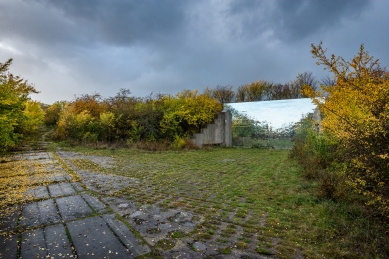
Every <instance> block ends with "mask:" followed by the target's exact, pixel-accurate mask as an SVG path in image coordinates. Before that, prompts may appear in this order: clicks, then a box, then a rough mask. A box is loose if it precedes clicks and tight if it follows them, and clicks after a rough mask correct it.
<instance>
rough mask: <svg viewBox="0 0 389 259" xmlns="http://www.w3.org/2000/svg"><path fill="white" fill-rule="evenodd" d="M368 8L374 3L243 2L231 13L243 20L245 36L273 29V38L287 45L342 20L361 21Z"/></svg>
mask: <svg viewBox="0 0 389 259" xmlns="http://www.w3.org/2000/svg"><path fill="white" fill-rule="evenodd" d="M369 6H371V0H342V1H329V0H325V1H323V0H292V1H291V0H277V1H274V2H270V4H269V2H267V4H266V5H265V4H264V2H262V1H250V0H241V1H233V2H232V3H231V5H230V9H229V14H231V15H235V16H241V17H242V20H243V22H242V23H243V28H244V30H243V31H244V33H243V34H244V35H246V36H247V35H254V37H255V35H258V34H260V33H261V32H263V31H264V30H269V29H271V30H272V31H273V32H274V37H276V38H277V39H280V40H283V41H285V42H288V41H297V40H301V39H304V38H306V37H308V36H309V35H312V34H314V33H316V32H318V31H320V30H322V29H329V30H331V29H334V26H341V24H340V22H341V21H342V20H344V19H346V20H347V19H356V18H358V17H359V16H360V15H361V13H363V12H364V11H366V10H367V9H368V7H369ZM264 9H266V11H265V12H264ZM256 14H258V15H256ZM259 14H260V15H259ZM245 17H247V18H245ZM253 32H256V34H253Z"/></svg>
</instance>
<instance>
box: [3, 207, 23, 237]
mask: <svg viewBox="0 0 389 259" xmlns="http://www.w3.org/2000/svg"><path fill="white" fill-rule="evenodd" d="M20 210H21V206H19V205H17V206H15V207H14V208H13V212H12V213H10V214H9V215H7V216H6V217H3V218H0V234H1V233H2V232H10V231H15V230H16V226H17V224H18V218H19V214H20Z"/></svg>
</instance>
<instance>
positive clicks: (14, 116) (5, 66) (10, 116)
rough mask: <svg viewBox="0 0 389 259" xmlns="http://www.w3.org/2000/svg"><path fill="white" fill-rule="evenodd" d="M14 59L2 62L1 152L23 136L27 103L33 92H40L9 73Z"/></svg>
mask: <svg viewBox="0 0 389 259" xmlns="http://www.w3.org/2000/svg"><path fill="white" fill-rule="evenodd" d="M11 64H12V59H9V60H8V61H7V62H5V63H0V153H4V152H5V151H6V150H7V148H8V147H13V146H15V144H16V143H18V142H19V141H20V140H21V138H22V136H23V131H22V123H23V121H25V120H27V119H28V118H27V117H26V115H25V108H26V103H27V101H28V100H29V95H30V94H31V93H38V92H37V91H36V90H35V88H34V87H33V86H32V85H31V84H29V83H28V82H27V81H26V80H24V79H22V78H20V77H19V76H14V75H13V74H11V73H9V72H8V70H9V67H10V65H11Z"/></svg>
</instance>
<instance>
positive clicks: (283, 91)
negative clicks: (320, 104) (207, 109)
mask: <svg viewBox="0 0 389 259" xmlns="http://www.w3.org/2000/svg"><path fill="white" fill-rule="evenodd" d="M334 84H335V80H334V79H332V78H330V77H324V78H323V79H322V80H320V81H319V80H317V79H316V78H315V77H314V76H313V74H312V72H304V73H301V74H298V75H297V76H296V79H295V80H293V81H290V82H288V83H286V84H280V83H273V82H269V81H266V80H259V81H255V82H252V83H250V84H245V85H242V86H240V87H238V88H237V90H236V91H234V90H233V86H231V85H227V86H221V85H218V86H216V87H215V88H213V89H212V88H206V89H205V91H204V93H206V94H208V95H209V96H211V97H213V98H215V99H217V100H218V101H219V102H220V103H222V104H224V103H233V102H255V101H269V100H283V99H298V98H306V97H307V96H306V95H304V94H303V93H302V91H301V90H302V89H303V86H304V85H305V86H309V87H310V88H312V89H313V90H317V89H318V88H319V85H325V86H333V85H334Z"/></svg>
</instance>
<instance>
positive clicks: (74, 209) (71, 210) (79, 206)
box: [56, 195, 93, 221]
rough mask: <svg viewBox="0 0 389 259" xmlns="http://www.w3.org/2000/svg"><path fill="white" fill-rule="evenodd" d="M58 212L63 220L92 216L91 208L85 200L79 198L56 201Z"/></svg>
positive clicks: (69, 197)
mask: <svg viewBox="0 0 389 259" xmlns="http://www.w3.org/2000/svg"><path fill="white" fill-rule="evenodd" d="M56 202H57V205H58V209H59V212H60V214H61V217H62V219H63V220H65V221H68V220H73V219H77V218H83V217H86V216H88V215H91V214H93V211H92V210H91V208H89V206H88V204H87V203H86V202H85V200H84V199H83V198H82V197H81V196H80V195H76V196H68V197H62V198H58V199H56Z"/></svg>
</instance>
